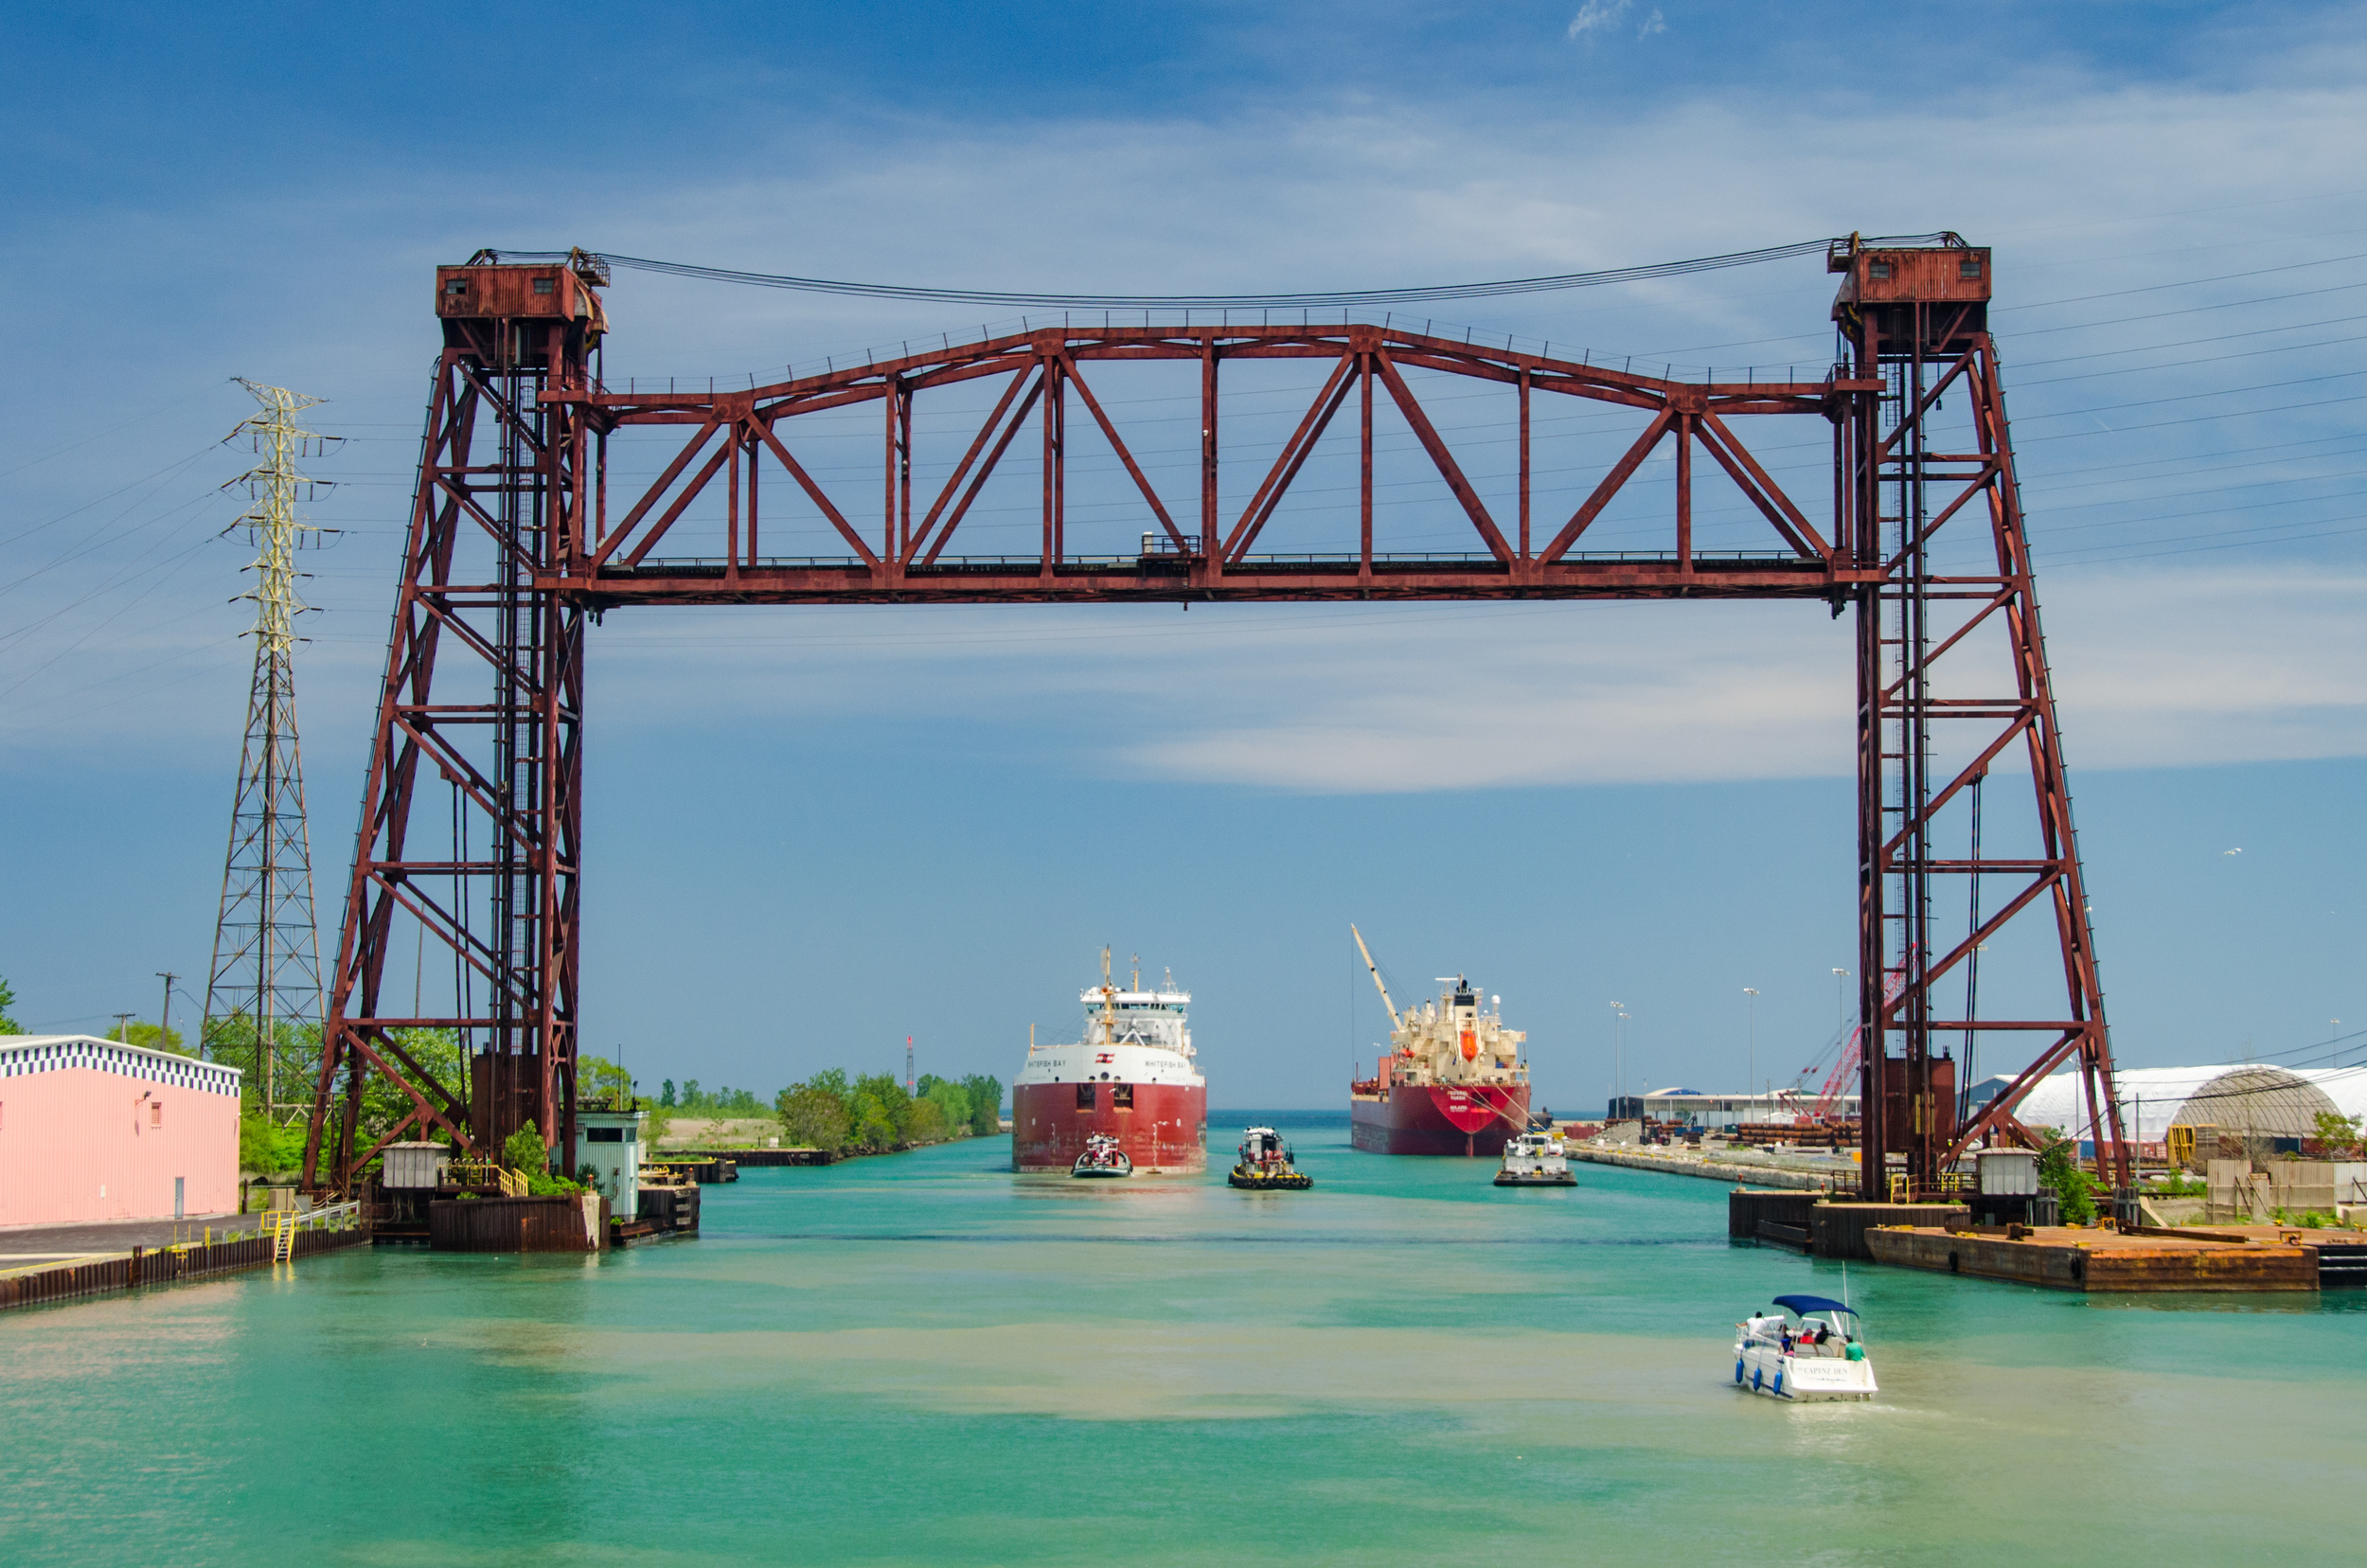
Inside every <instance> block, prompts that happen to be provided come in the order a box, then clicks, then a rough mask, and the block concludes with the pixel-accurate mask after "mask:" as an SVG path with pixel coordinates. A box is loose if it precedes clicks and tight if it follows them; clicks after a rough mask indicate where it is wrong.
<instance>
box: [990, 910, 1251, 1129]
mask: <svg viewBox="0 0 2367 1568" xmlns="http://www.w3.org/2000/svg"><path fill="white" fill-rule="evenodd" d="M1142 978H1143V977H1142V971H1140V970H1139V969H1138V970H1136V971H1135V972H1134V977H1133V983H1132V984H1131V985H1130V986H1128V987H1127V988H1126V989H1123V990H1121V989H1118V988H1117V987H1116V986H1115V985H1114V984H1112V982H1111V979H1110V950H1109V949H1108V948H1103V949H1102V950H1101V984H1100V985H1098V986H1095V987H1092V988H1090V989H1086V990H1084V991H1080V992H1079V993H1078V994H1077V1000H1078V1001H1080V1002H1082V1003H1084V1004H1085V1035H1084V1038H1083V1039H1082V1040H1079V1041H1078V1042H1077V1043H1075V1044H1074V1045H1038V1044H1036V1043H1034V1042H1032V1041H1031V1042H1029V1043H1028V1046H1027V1064H1026V1065H1025V1066H1024V1067H1022V1068H1021V1069H1020V1070H1019V1077H1018V1078H1016V1079H1015V1080H1013V1082H1012V1084H1011V1168H1012V1169H1013V1170H1057V1171H1060V1172H1062V1173H1066V1172H1068V1171H1070V1170H1072V1169H1073V1168H1074V1167H1075V1166H1076V1164H1077V1156H1078V1155H1080V1154H1082V1153H1083V1152H1084V1151H1085V1140H1086V1139H1088V1138H1091V1137H1094V1136H1095V1135H1097V1134H1098V1135H1103V1136H1107V1137H1112V1138H1115V1139H1116V1140H1117V1147H1118V1149H1119V1150H1120V1151H1122V1152H1123V1153H1124V1154H1125V1155H1126V1156H1127V1158H1129V1159H1130V1160H1131V1161H1132V1162H1133V1166H1134V1170H1135V1172H1136V1173H1137V1174H1139V1175H1186V1174H1192V1173H1196V1172H1199V1171H1202V1170H1205V1169H1207V1168H1208V1080H1207V1079H1206V1078H1202V1077H1201V1074H1200V1070H1199V1069H1198V1067H1197V1066H1195V1065H1194V1063H1193V1060H1192V1059H1193V1051H1192V1030H1191V1024H1190V1018H1189V1015H1188V1013H1187V1011H1186V1009H1187V1008H1189V1007H1190V1006H1191V1001H1192V993H1191V992H1189V991H1181V990H1177V989H1175V983H1174V981H1173V980H1172V979H1170V980H1169V981H1168V982H1167V984H1166V986H1164V987H1162V988H1161V989H1157V990H1148V991H1147V990H1145V989H1143V986H1142Z"/></svg>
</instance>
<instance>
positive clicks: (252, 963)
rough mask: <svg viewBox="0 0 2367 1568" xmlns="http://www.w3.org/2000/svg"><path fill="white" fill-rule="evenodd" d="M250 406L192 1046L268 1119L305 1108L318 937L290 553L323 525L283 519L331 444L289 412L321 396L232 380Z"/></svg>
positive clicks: (317, 483)
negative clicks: (251, 455) (231, 685)
mask: <svg viewBox="0 0 2367 1568" xmlns="http://www.w3.org/2000/svg"><path fill="white" fill-rule="evenodd" d="M240 385H241V386H244V387H245V388H246V389H247V391H248V392H249V393H251V394H253V396H254V398H255V401H257V402H258V403H259V404H261V405H262V412H261V413H259V414H258V415H256V416H255V417H254V418H252V419H247V420H244V421H243V422H241V423H240V426H239V428H238V429H236V430H234V431H232V432H231V433H230V437H229V439H231V440H234V441H236V440H240V439H244V440H245V441H247V442H248V443H249V444H250V445H251V446H252V447H253V449H254V451H255V453H256V454H257V455H258V456H259V457H261V458H262V461H261V462H260V463H258V464H257V465H256V466H255V467H254V468H252V469H249V470H248V471H247V472H244V473H242V474H240V475H239V477H237V478H236V479H233V480H231V481H229V483H228V484H226V485H224V486H223V487H222V488H223V489H225V490H226V489H228V488H229V487H230V485H243V486H245V487H246V490H247V494H248V496H249V498H250V499H252V500H253V501H254V502H255V503H256V505H255V506H254V507H253V508H250V509H249V510H248V511H247V512H246V513H245V514H244V515H243V516H241V517H240V519H239V520H238V521H237V522H235V523H233V524H231V525H230V526H229V527H227V528H224V529H223V530H222V532H223V533H225V534H228V533H234V532H237V531H239V530H240V529H243V530H245V532H246V534H247V536H248V538H249V539H250V540H252V541H253V543H255V545H256V546H257V549H258V552H259V553H258V555H257V557H256V559H255V563H254V565H253V566H252V567H251V568H250V570H252V571H253V572H254V573H255V587H254V588H253V589H252V590H251V591H250V592H249V593H248V594H246V595H245V597H247V598H250V599H253V600H254V601H255V625H254V628H253V630H252V633H251V635H253V637H254V638H255V674H254V680H253V682H252V684H251V685H250V686H249V688H248V692H247V704H246V742H245V744H244V746H243V747H242V748H241V749H240V754H239V787H238V793H237V794H236V795H235V796H234V797H233V799H232V802H231V807H230V847H229V851H228V853H227V854H225V855H224V856H223V859H222V902H221V905H220V912H219V914H218V915H217V916H216V918H215V922H214V956H213V961H212V963H211V964H210V965H209V966H208V967H207V970H206V975H205V1013H204V1015H203V1017H202V1018H201V1020H200V1026H199V1041H200V1044H201V1048H202V1049H203V1050H204V1051H205V1054H207V1055H210V1056H212V1057H214V1058H215V1059H216V1060H221V1059H223V1058H228V1059H231V1060H237V1059H239V1058H241V1057H243V1058H244V1059H246V1061H247V1063H248V1072H249V1077H248V1078H247V1087H248V1090H249V1092H250V1093H252V1094H253V1095H255V1096H257V1098H258V1100H259V1101H260V1103H261V1105H262V1108H263V1114H265V1115H268V1116H277V1115H279V1114H283V1113H285V1112H289V1111H293V1110H296V1109H299V1108H300V1107H301V1106H303V1105H304V1104H305V1103H306V1101H304V1100H301V1099H297V1098H296V1097H295V1096H294V1091H295V1090H297V1089H300V1088H302V1087H304V1086H303V1084H302V1082H301V1078H298V1081H297V1083H296V1084H294V1085H291V1084H289V1083H286V1082H283V1081H282V1079H281V1077H280V1074H281V1070H282V1068H283V1066H284V1067H286V1068H289V1069H292V1070H294V1072H296V1073H298V1074H302V1073H303V1072H304V1071H305V1070H307V1069H309V1068H310V1067H311V1062H312V1059H313V1046H314V1043H315V1042H316V1040H317V1035H316V1033H315V1031H317V1030H318V1029H319V1027H320V1023H321V955H320V931H319V926H318V924H317V922H316V921H315V920H314V918H313V913H312V848H311V835H310V834H309V832H308V831H307V829H306V826H305V815H304V752H303V747H302V745H301V744H300V742H299V740H298V738H297V732H296V701H295V645H296V642H297V640H298V639H297V637H296V634H295V618H296V616H297V615H301V614H303V613H304V611H305V609H306V608H307V607H306V605H305V604H304V602H303V600H302V599H301V598H299V597H297V594H296V577H297V573H296V569H295V560H296V552H297V551H298V550H299V549H301V548H303V547H304V546H305V545H306V544H307V543H318V542H319V540H320V538H321V535H322V534H323V533H324V532H325V531H326V530H323V529H321V528H317V527H315V526H312V525H311V524H310V523H305V522H301V521H299V520H298V518H297V515H296V507H297V504H298V503H299V502H301V501H310V500H312V499H314V498H315V497H316V496H317V495H318V494H319V492H320V491H322V490H328V489H329V488H330V484H329V481H328V480H325V479H314V478H311V476H309V475H307V474H305V473H303V472H299V471H298V470H297V468H296V464H297V462H298V461H299V460H301V459H303V458H305V457H310V456H317V455H319V454H321V453H322V452H324V451H326V450H327V449H328V448H329V447H331V446H334V445H335V444H336V443H337V440H338V437H331V436H322V435H320V434H318V433H317V432H314V431H310V430H306V429H305V428H303V426H301V425H299V424H298V423H297V422H296V417H297V416H298V415H299V414H301V413H303V411H304V410H306V409H308V408H312V407H316V406H318V405H319V403H320V401H321V400H320V399H318V398H311V397H307V396H305V395H304V394H303V393H301V392H291V391H289V390H288V389H287V388H286V387H284V386H265V385H263V384H262V383H259V382H251V381H244V380H241V381H240Z"/></svg>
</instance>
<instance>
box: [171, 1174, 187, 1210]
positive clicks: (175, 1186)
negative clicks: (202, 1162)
mask: <svg viewBox="0 0 2367 1568" xmlns="http://www.w3.org/2000/svg"><path fill="white" fill-rule="evenodd" d="M187 1182H188V1178H187V1176H175V1177H174V1178H173V1179H172V1217H173V1218H174V1219H175V1220H181V1219H186V1218H187V1216H185V1215H184V1214H182V1212H181V1193H182V1189H183V1187H184V1186H185V1185H186V1184H187Z"/></svg>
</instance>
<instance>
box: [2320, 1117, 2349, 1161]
mask: <svg viewBox="0 0 2367 1568" xmlns="http://www.w3.org/2000/svg"><path fill="white" fill-rule="evenodd" d="M2318 1141H2319V1142H2320V1143H2322V1144H2323V1145H2324V1146H2325V1149H2326V1152H2327V1153H2329V1154H2336V1155H2341V1154H2357V1153H2358V1142H2359V1138H2358V1117H2357V1116H2346V1115H2344V1114H2341V1113H2340V1111H2321V1112H2319V1113H2318Z"/></svg>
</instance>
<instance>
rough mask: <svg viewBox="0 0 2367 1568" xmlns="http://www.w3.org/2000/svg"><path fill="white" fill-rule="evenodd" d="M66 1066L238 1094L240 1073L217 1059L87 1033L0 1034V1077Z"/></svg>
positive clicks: (53, 1070) (212, 1092)
mask: <svg viewBox="0 0 2367 1568" xmlns="http://www.w3.org/2000/svg"><path fill="white" fill-rule="evenodd" d="M70 1067H87V1068H89V1069H91V1070H92V1071H93V1072H99V1073H114V1074H116V1076H118V1077H121V1078H132V1079H134V1080H136V1081H138V1082H141V1083H156V1084H162V1085H164V1086H165V1087H167V1088H171V1089H194V1090H196V1091H197V1092H198V1093H200V1094H204V1095H227V1096H232V1097H233V1098H235V1097H237V1096H238V1093H239V1079H240V1078H242V1077H243V1076H244V1073H243V1071H242V1070H241V1069H240V1068H237V1067H225V1066H223V1065H222V1063H220V1062H218V1061H199V1060H196V1059H195V1058H193V1057H185V1056H175V1055H174V1054H173V1053H172V1052H170V1051H151V1050H150V1049H149V1048H148V1047H147V1046H145V1045H126V1044H123V1043H122V1042H119V1041H113V1040H98V1039H96V1038H94V1037H92V1036H90V1035H0V1078H24V1077H26V1076H27V1075H29V1074H33V1073H60V1072H63V1071H65V1070H66V1069H68V1068H70Z"/></svg>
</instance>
